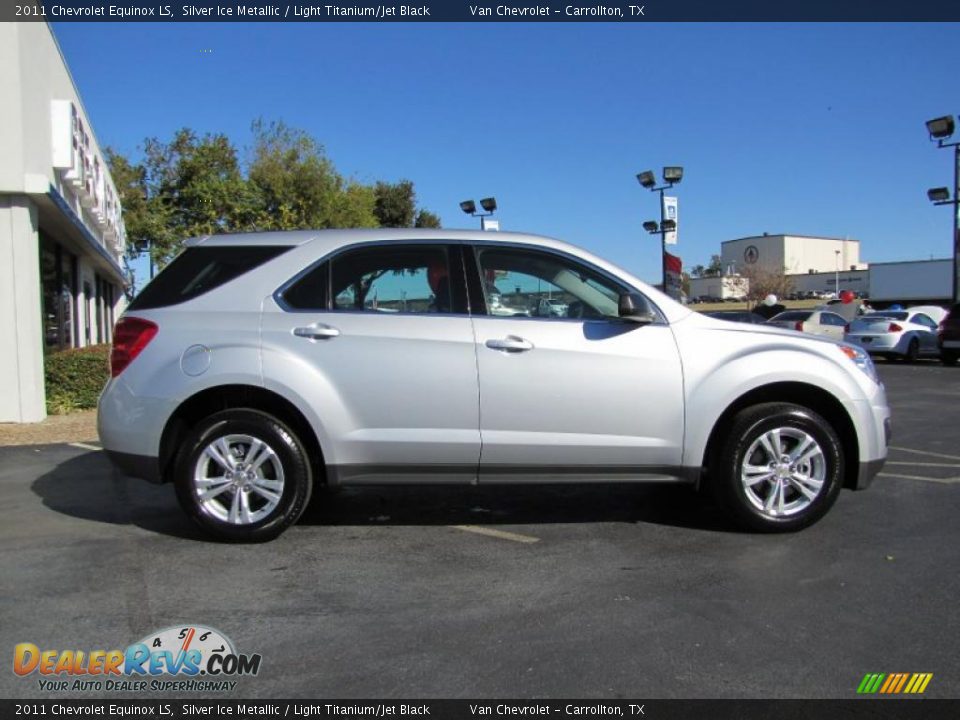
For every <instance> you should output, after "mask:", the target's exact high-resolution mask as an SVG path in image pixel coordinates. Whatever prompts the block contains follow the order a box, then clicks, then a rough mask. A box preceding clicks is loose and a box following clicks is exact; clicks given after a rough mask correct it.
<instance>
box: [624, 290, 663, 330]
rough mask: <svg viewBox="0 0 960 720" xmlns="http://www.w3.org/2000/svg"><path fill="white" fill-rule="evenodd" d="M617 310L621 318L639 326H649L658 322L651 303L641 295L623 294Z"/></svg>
mask: <svg viewBox="0 0 960 720" xmlns="http://www.w3.org/2000/svg"><path fill="white" fill-rule="evenodd" d="M617 309H618V314H619V315H620V317H621V318H623V319H624V320H629V321H630V322H635V323H637V324H639V325H649V324H650V323H652V322H656V320H657V316H656V314H655V313H654V312H653V308H652V307H650V303H649V301H648V300H647V299H646V298H645V297H644V296H643V295H641V294H639V293H621V294H620V301H619V303H618V307H617Z"/></svg>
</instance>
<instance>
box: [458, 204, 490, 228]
mask: <svg viewBox="0 0 960 720" xmlns="http://www.w3.org/2000/svg"><path fill="white" fill-rule="evenodd" d="M480 207H482V208H483V210H484V212H477V204H476V203H475V202H474V201H473V200H464V201H463V202H462V203H460V209H461V210H463V211H464V212H465V213H466V214H467V215H471V216H473V217H478V218H480V229H481V230H499V229H500V223H499V222H498V221H497V220H491V219H490V216H491V215H493V213H494V212H495V211H496V209H497V199H496V198H494V197H485V198H483V199H482V200H480Z"/></svg>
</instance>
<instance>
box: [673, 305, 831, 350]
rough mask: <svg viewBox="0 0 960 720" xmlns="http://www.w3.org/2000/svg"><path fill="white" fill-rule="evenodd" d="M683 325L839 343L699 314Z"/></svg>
mask: <svg viewBox="0 0 960 720" xmlns="http://www.w3.org/2000/svg"><path fill="white" fill-rule="evenodd" d="M681 322H683V323H685V324H686V323H690V324H691V325H699V326H701V327H703V328H704V329H710V330H718V331H721V332H736V333H752V334H754V335H765V336H769V335H779V336H780V337H785V338H790V339H791V340H804V341H810V342H814V343H827V344H829V345H836V344H837V341H835V340H832V339H830V338H829V337H826V336H823V335H811V334H809V333H802V332H798V331H796V330H788V329H786V328H782V327H777V326H776V325H751V324H749V323H738V322H731V321H730V320H717V319H716V318H712V317H707V316H706V315H703V314H701V313H698V312H694V313H691V315H689V316H688V317H685V318H683V320H681Z"/></svg>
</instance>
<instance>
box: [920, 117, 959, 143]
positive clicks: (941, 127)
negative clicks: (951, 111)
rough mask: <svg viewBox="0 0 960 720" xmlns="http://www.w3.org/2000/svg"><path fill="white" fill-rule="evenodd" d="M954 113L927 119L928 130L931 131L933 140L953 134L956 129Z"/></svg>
mask: <svg viewBox="0 0 960 720" xmlns="http://www.w3.org/2000/svg"><path fill="white" fill-rule="evenodd" d="M955 127H956V126H955V125H954V122H953V116H952V115H944V116H943V117H938V118H934V119H933V120H928V121H927V132H929V133H930V139H931V140H943V139H946V138H948V137H950V136H951V135H953V131H954V129H955Z"/></svg>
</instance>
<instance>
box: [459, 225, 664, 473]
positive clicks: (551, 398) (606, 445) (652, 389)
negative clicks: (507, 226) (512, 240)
mask: <svg viewBox="0 0 960 720" xmlns="http://www.w3.org/2000/svg"><path fill="white" fill-rule="evenodd" d="M465 257H466V258H467V260H468V270H470V269H471V268H470V264H469V259H470V258H471V257H472V258H473V259H474V260H475V261H476V264H475V266H474V267H473V268H472V273H471V274H470V275H469V276H468V277H469V279H471V281H472V283H473V285H472V287H471V310H472V311H473V313H474V315H473V323H474V333H475V338H476V348H477V367H478V369H479V375H480V434H481V440H482V443H483V447H482V451H481V457H480V481H481V482H496V481H509V482H524V481H528V482H529V481H563V480H565V479H566V480H577V481H583V480H609V479H612V478H618V479H630V478H634V477H641V476H645V475H657V476H665V475H672V474H674V473H676V472H678V468H679V465H680V461H681V453H682V444H683V381H682V373H681V366H680V360H679V355H678V350H677V347H676V344H675V341H674V338H673V334H672V332H671V329H670V327H669V326H668V325H667V324H666V323H665V322H664V321H657V322H654V323H653V324H649V325H638V324H635V323H631V322H627V321H624V320H621V319H619V317H618V314H617V306H618V297H619V294H620V293H621V292H623V291H626V290H632V288H627V287H626V286H625V285H623V283H621V282H620V281H618V280H616V279H614V278H612V277H610V276H609V275H606V274H605V273H603V272H601V271H599V270H597V269H596V268H593V267H592V266H590V265H588V264H586V263H584V262H583V261H581V260H579V259H576V258H574V257H572V256H569V255H566V254H563V253H560V252H553V251H547V250H543V249H533V248H529V247H523V246H509V245H505V244H500V243H496V244H490V245H484V244H478V245H476V246H475V247H474V252H473V253H472V254H471V253H470V252H469V251H467V252H465ZM492 299H494V300H492ZM544 299H545V300H547V302H546V303H543V302H541V301H542V300H544ZM561 307H563V308H564V314H565V316H563V317H560V316H558V314H557V309H558V308H561Z"/></svg>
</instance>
